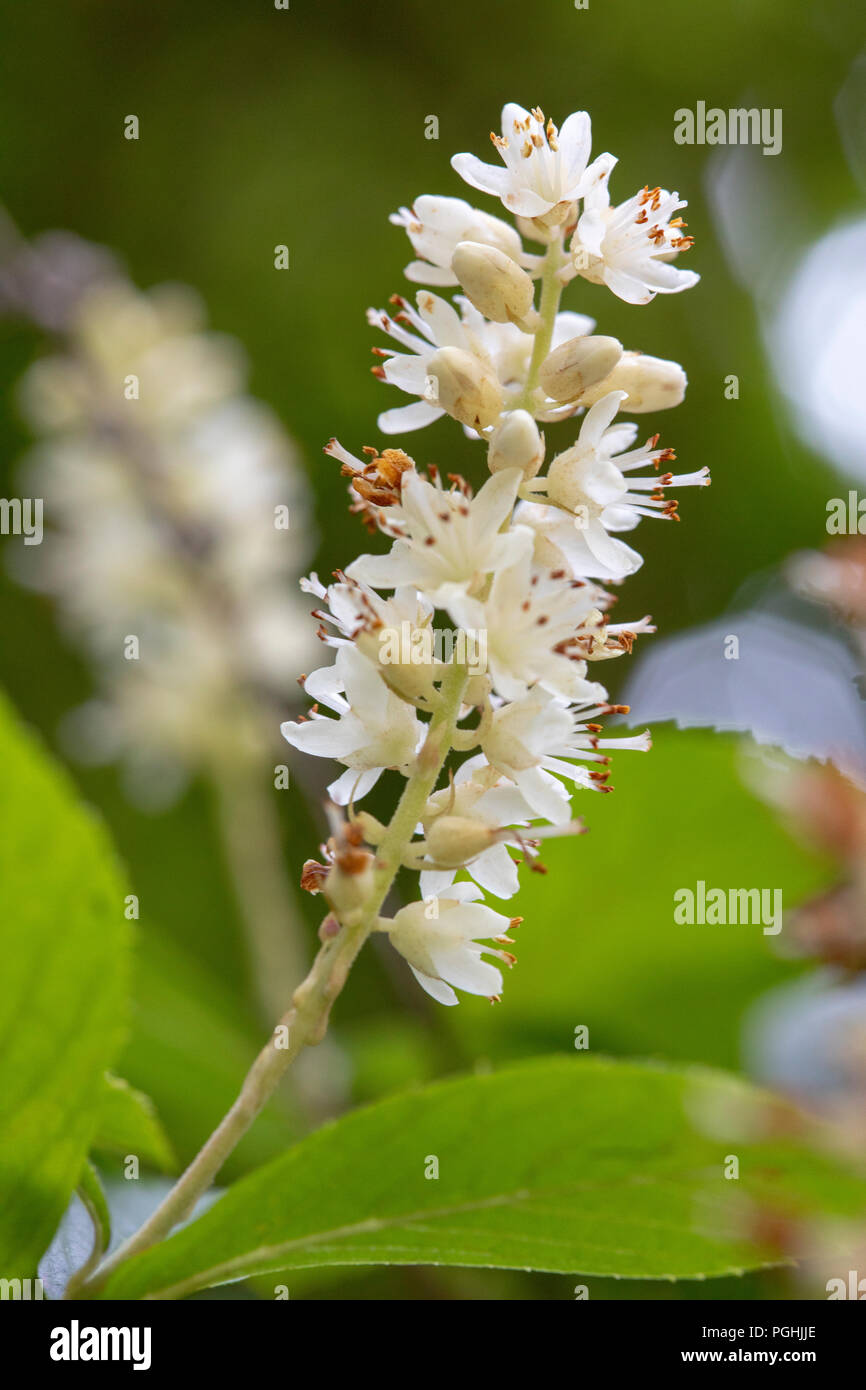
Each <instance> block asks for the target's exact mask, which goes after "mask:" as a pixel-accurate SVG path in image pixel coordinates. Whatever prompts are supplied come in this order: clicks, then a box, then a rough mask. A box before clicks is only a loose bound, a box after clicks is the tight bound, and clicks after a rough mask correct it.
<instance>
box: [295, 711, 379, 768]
mask: <svg viewBox="0 0 866 1390" xmlns="http://www.w3.org/2000/svg"><path fill="white" fill-rule="evenodd" d="M280 733H281V734H282V736H283V738H284V739H285V740H286V741H287V743H290V744H291V745H292V747H293V748H300V750H301V752H302V753H309V754H310V755H311V756H312V757H314V758H344V757H346V756H347V755H348V754H349V753H353V752H354V751H355V749H356V748H359V747H361V746H362V745H363V742H364V728H363V725H362V724H361V722H360V720H358V719H356V718H355V717H354V715H351V714H346V715H344V716H343V718H342V719H307V720H305V721H304V722H303V723H302V724H292V723H285V724H281V725H280Z"/></svg>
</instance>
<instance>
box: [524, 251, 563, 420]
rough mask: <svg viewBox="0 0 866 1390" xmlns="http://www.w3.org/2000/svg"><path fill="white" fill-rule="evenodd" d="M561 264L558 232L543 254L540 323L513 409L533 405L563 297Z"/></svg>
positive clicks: (526, 408) (527, 408)
mask: <svg viewBox="0 0 866 1390" xmlns="http://www.w3.org/2000/svg"><path fill="white" fill-rule="evenodd" d="M561 267H562V237H561V236H559V235H557V236H555V237H554V238H553V240H552V241H551V242H550V245H549V246H548V248H547V251H546V252H545V255H544V265H543V267H542V271H541V304H540V306H539V311H538V312H539V316H540V318H541V324H540V325H539V328H538V331H537V332H536V334H535V342H534V344H533V348H532V358H531V359H530V363H529V371H528V372H527V375H526V381H525V383H524V386H523V390H522V392H521V393H520V398H519V399H518V400H517V401H515V403H514V405H513V407H512V409H514V410H530V411H531V408H532V396H533V392H534V391H535V388H536V386H537V385H538V369H539V367H540V366H541V364H542V362H543V361H544V359H545V357H546V356H547V355H548V353H549V352H550V344H551V342H552V340H553V329H554V325H555V323H556V315H557V313H558V312H559V301H560V299H561V298H562V283H561V281H560V279H559V272H560V269H561Z"/></svg>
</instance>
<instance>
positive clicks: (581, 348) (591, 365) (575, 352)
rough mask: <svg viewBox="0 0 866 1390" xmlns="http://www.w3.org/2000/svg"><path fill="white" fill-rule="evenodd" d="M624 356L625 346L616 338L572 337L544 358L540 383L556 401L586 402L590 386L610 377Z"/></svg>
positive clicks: (596, 335)
mask: <svg viewBox="0 0 866 1390" xmlns="http://www.w3.org/2000/svg"><path fill="white" fill-rule="evenodd" d="M621 357H622V343H619V342H617V340H616V338H605V337H602V336H600V335H598V334H591V335H588V336H584V337H581V338H569V340H568V342H567V343H561V344H560V346H559V347H558V348H554V349H553V352H551V353H550V354H549V356H548V357H546V358H545V359H544V361H543V362H542V364H541V368H540V370H539V373H538V380H539V382H540V383H541V386H542V388H543V389H544V390H545V391H546V392H547V394H548V396H550V397H551V399H552V400H554V401H576V400H582V398H583V396H584V394H585V392H586V391H588V390H589V389H590V387H592V386H594V385H595V384H596V382H598V381H603V380H604V379H605V378H606V377H609V376H610V374H611V372H612V371H613V369H614V368H615V367H616V364H617V363H618V362H619V360H620V358H621ZM611 389H612V388H611Z"/></svg>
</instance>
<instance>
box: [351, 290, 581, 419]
mask: <svg viewBox="0 0 866 1390" xmlns="http://www.w3.org/2000/svg"><path fill="white" fill-rule="evenodd" d="M393 302H394V303H396V304H397V305H398V306H399V313H397V314H396V315H395V316H394V317H393V318H392V317H391V316H390V315H389V314H386V313H385V312H384V310H382V309H368V310H367V322H368V323H369V324H370V325H371V326H372V327H373V328H380V329H382V331H383V332H384V333H387V334H388V336H389V338H392V339H393V340H394V341H395V342H397V343H399V344H400V345H401V346H402V347H404V348H406V349H408V351H406V352H398V351H397V349H396V348H374V349H373V350H374V352H375V353H376V354H377V355H378V356H380V357H382V358H384V359H385V361H384V362H383V364H382V366H381V367H377V368H374V369H373V370H374V372H375V373H376V375H378V376H381V378H382V380H384V381H386V382H388V383H389V384H390V385H392V386H398V387H399V388H400V390H401V391H406V392H407V393H408V394H409V395H410V396H418V397H419V399H418V400H417V401H415V402H413V404H412V405H406V406H399V407H398V408H397V409H395V410H386V411H383V413H382V414H381V415H380V416H379V419H378V421H377V423H378V425H379V429H380V430H381V431H382V432H383V434H399V433H402V432H403V431H408V430H417V429H422V428H423V427H424V426H425V425H429V424H431V423H432V422H433V421H434V420H438V419H439V418H440V417H441V416H442V415H444V414H445V410H444V408H443V407H442V406H441V405H439V404H438V401H437V400H436V399H435V398H434V396H433V391H432V385H433V383H432V381H431V372H430V362H431V359H432V358H433V355H434V353H436V352H437V351H438V350H439V349H440V348H446V347H456V348H460V349H461V350H462V351H464V352H468V353H470V354H471V355H472V356H473V357H475V358H477V359H478V361H479V362H480V363H481V365H482V366H483V367H484V368H486V369H487V371H488V372H491V373H492V374H493V375H494V376H495V377H496V379H497V381H498V383H499V387H500V390H501V392H502V397H503V409H504V410H508V409H510V408H511V405H512V404H513V403H514V401H515V400H516V398H517V397H518V396H520V394H521V393H522V391H523V386H524V383H525V381H526V376H527V373H528V371H529V363H530V359H531V357H532V349H533V345H534V343H535V339H534V338H533V336H532V334H531V333H524V332H522V330H521V329H519V328H518V327H517V325H516V324H513V323H489V322H488V321H487V319H485V318H484V317H483V316H482V315H481V314H479V312H478V310H477V309H476V308H475V307H474V305H472V304H470V302H469V300H468V299H466V298H465V296H463V295H456V296H455V303H456V304H457V305H458V306H459V313H458V310H457V309H455V308H454V306H453V305H452V304H449V303H448V302H447V301H446V300H444V299H440V298H439V296H438V295H435V294H430V293H429V291H422V293H421V294H419V295H418V296H417V305H418V307H417V310H416V309H413V307H412V305H411V304H409V302H408V301H407V300H405V299H403V298H402V297H401V296H400V295H395V296H394V300H393ZM594 327H595V322H594V320H593V319H590V318H587V317H586V315H585V314H575V313H572V312H570V311H563V312H562V313H559V314H557V316H556V322H555V324H554V330H553V338H552V344H551V346H552V347H554V348H555V347H558V346H559V344H560V343H563V342H565V341H566V340H567V339H569V338H575V337H580V336H582V335H583V334H586V333H591V332H592V330H593V328H594ZM541 394H542V395H543V393H541ZM550 407H551V409H552V410H553V411H554V412H555V413H557V414H561V413H562V411H563V407H562V406H561V405H559V404H558V403H557V402H555V401H551V402H550ZM567 409H568V408H567ZM536 415H537V416H538V418H539V419H543V418H545V416H544V413H543V405H542V409H541V410H540V411H536ZM467 432H468V433H470V434H471V433H473V432H472V431H467Z"/></svg>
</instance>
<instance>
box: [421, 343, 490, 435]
mask: <svg viewBox="0 0 866 1390" xmlns="http://www.w3.org/2000/svg"><path fill="white" fill-rule="evenodd" d="M427 375H428V379H429V387H428V390H427V391H425V393H424V394H425V397H426V398H427V399H428V400H431V401H433V402H434V403H435V404H436V405H439V406H441V407H442V409H443V410H445V411H447V412H448V414H449V415H451V416H453V418H454V419H455V420H459V421H460V423H461V425H468V426H469V427H470V428H471V429H474V430H483V429H487V428H488V426H490V425H492V424H495V422H496V420H497V419H498V418H499V412H500V411H501V409H502V392H501V391H500V389H499V382H498V381H497V380H496V377H495V376H494V375H493V373H492V371H491V370H490V368H489V367H486V366H485V365H484V363H483V362H481V361H479V359H478V358H477V357H473V356H472V353H471V352H466V351H464V349H463V348H456V347H444V348H440V349H439V351H438V352H434V354H433V356H432V357H431V358H430V361H429V363H428V366H427Z"/></svg>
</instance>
